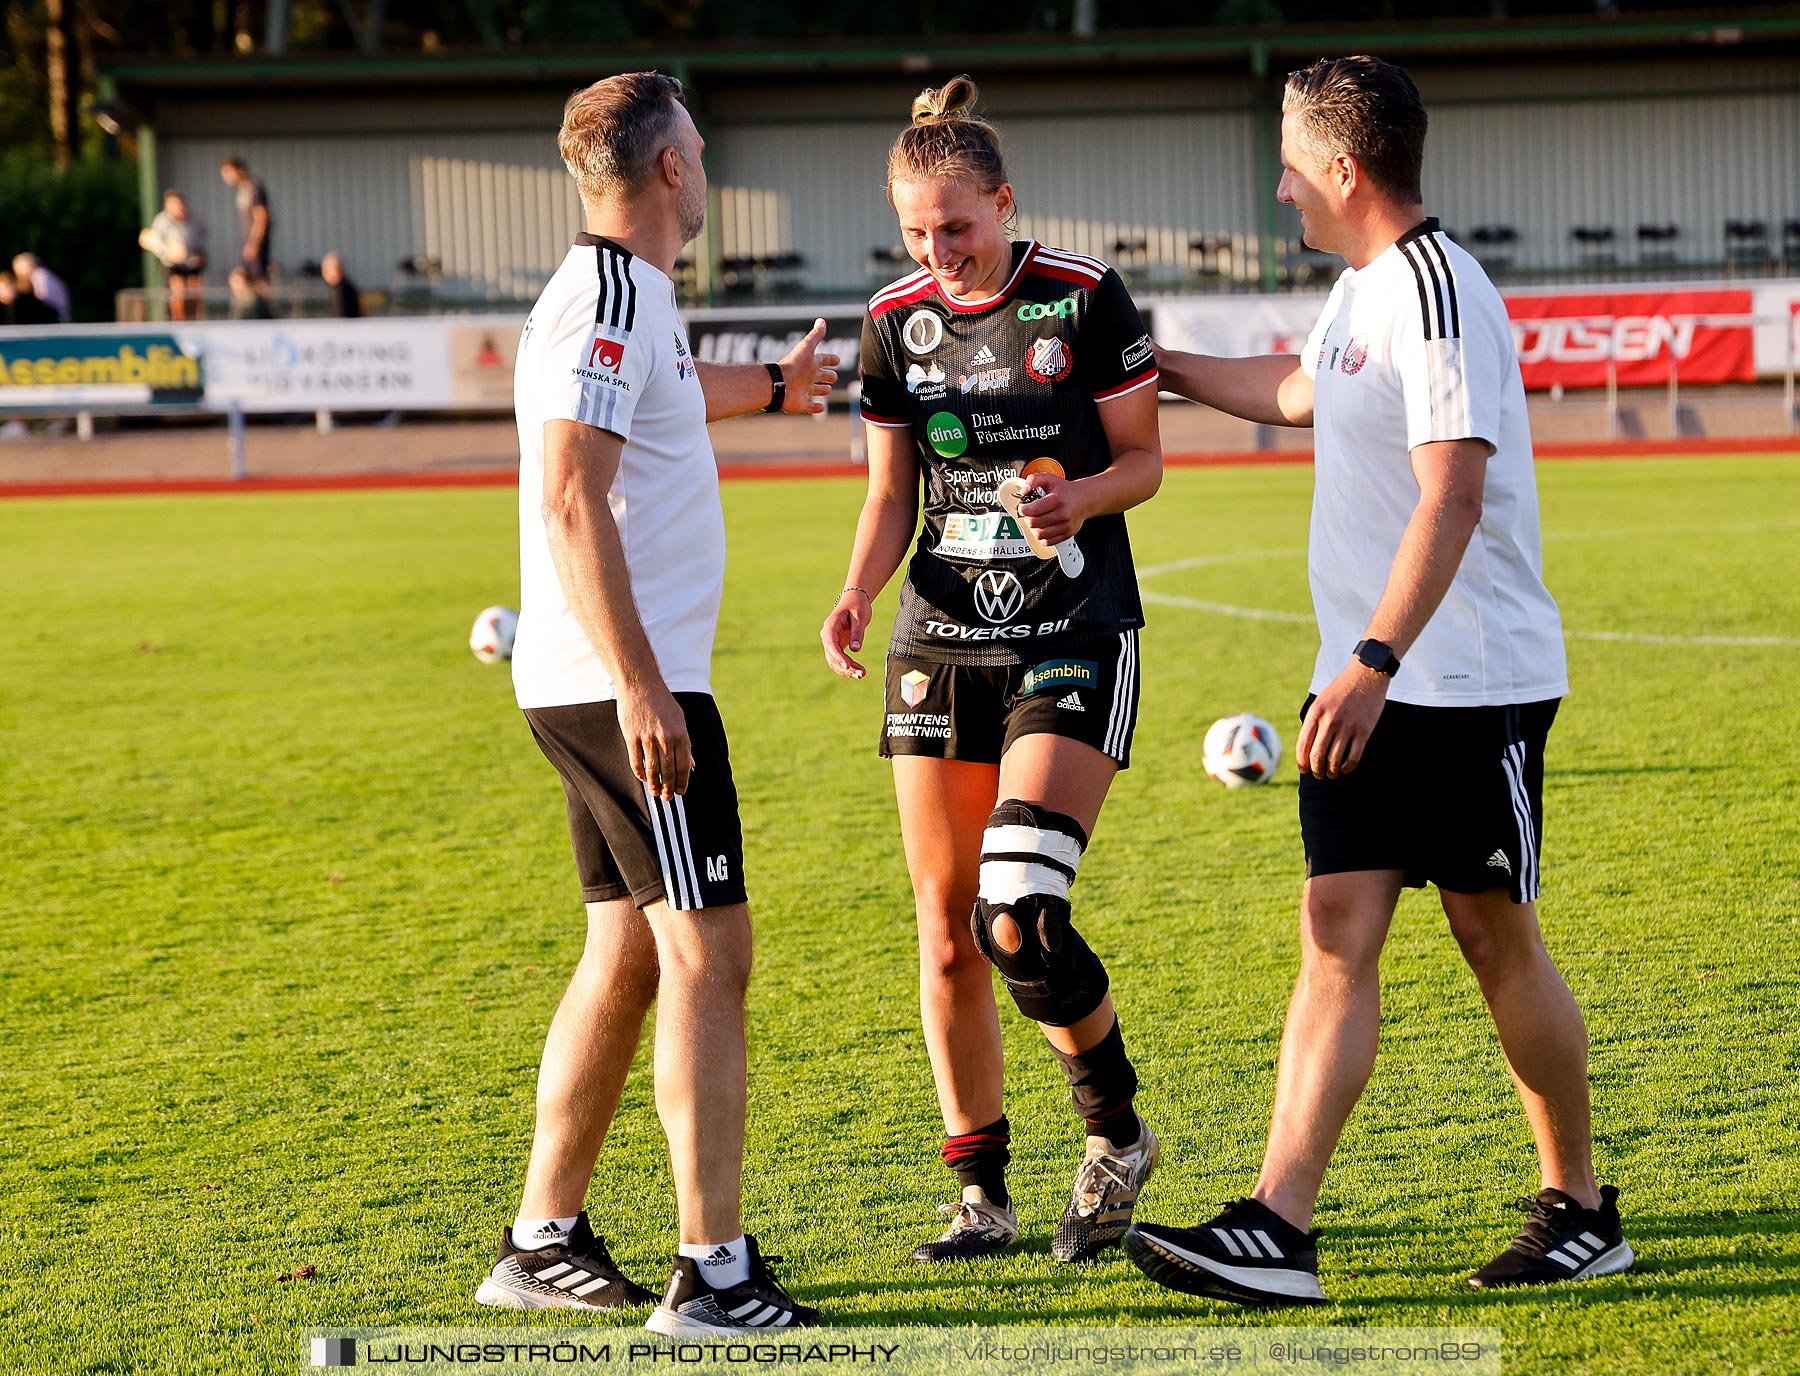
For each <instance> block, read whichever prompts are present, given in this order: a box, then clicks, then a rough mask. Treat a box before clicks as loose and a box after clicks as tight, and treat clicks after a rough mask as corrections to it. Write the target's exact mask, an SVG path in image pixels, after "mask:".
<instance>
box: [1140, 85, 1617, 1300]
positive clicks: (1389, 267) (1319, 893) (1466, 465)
mask: <svg viewBox="0 0 1800 1376" xmlns="http://www.w3.org/2000/svg"><path fill="white" fill-rule="evenodd" d="M1282 109H1283V117H1282V126H1281V160H1282V167H1283V172H1282V178H1281V186H1280V191H1279V194H1280V196H1281V199H1282V200H1284V201H1287V202H1289V203H1291V204H1292V205H1294V206H1295V207H1296V208H1297V209H1298V210H1299V211H1300V214H1301V220H1302V223H1303V225H1304V228H1305V238H1306V243H1307V244H1308V245H1309V246H1310V247H1313V248H1316V249H1320V250H1323V251H1326V252H1330V253H1335V254H1338V255H1340V256H1341V257H1343V258H1344V259H1345V261H1346V262H1347V263H1348V264H1349V268H1348V270H1346V271H1345V272H1344V273H1343V275H1342V276H1341V277H1340V278H1339V279H1338V282H1337V285H1336V286H1335V287H1334V289H1333V290H1332V293H1331V299H1330V300H1329V301H1328V302H1327V303H1326V306H1325V310H1324V313H1323V314H1322V315H1321V316H1320V318H1319V322H1318V324H1317V325H1316V326H1315V327H1314V329H1313V332H1312V336H1311V338H1309V339H1308V340H1307V342H1306V347H1305V350H1304V352H1302V353H1301V354H1300V355H1299V356H1298V357H1296V356H1294V355H1291V354H1287V355H1278V356H1269V357H1264V358H1245V359H1224V358H1211V357H1202V356H1199V355H1193V354H1181V353H1172V352H1164V351H1159V353H1158V362H1159V364H1160V366H1161V368H1162V385H1163V386H1164V387H1165V388H1168V389H1170V390H1172V391H1176V392H1179V393H1181V394H1182V395H1184V396H1188V397H1191V398H1192V399H1193V400H1195V401H1199V402H1202V403H1204V404H1206V405H1210V406H1213V407H1216V408H1218V409H1219V410H1222V411H1227V412H1230V413H1232V414H1234V415H1238V416H1243V417H1245V418H1247V419H1251V420H1256V421H1259V422H1262V423H1265V424H1274V425H1311V426H1313V427H1314V441H1313V443H1314V456H1315V458H1314V462H1315V470H1314V472H1315V476H1314V494H1313V512H1312V529H1311V534H1310V536H1309V539H1308V571H1309V575H1310V579H1311V583H1312V596H1313V608H1314V612H1315V614H1316V616H1317V618H1318V623H1319V639H1320V648H1319V656H1318V661H1317V663H1316V665H1315V667H1314V671H1313V677H1312V686H1311V693H1310V695H1309V696H1308V698H1307V700H1306V705H1305V707H1304V708H1303V709H1302V716H1303V721H1302V725H1301V728H1300V737H1299V745H1298V750H1297V754H1298V758H1299V764H1300V769H1301V780H1300V830H1301V836H1302V839H1303V841H1304V843H1305V847H1306V862H1307V880H1306V888H1305V893H1304V898H1303V899H1302V905H1301V920H1300V928H1301V947H1302V962H1301V972H1300V978H1299V982H1298V983H1297V985H1296V987H1295V990H1294V995H1293V999H1292V1002H1291V1003H1290V1004H1289V1006H1288V1016H1287V1027H1286V1030H1285V1032H1284V1034H1283V1038H1282V1047H1281V1062H1280V1071H1279V1075H1278V1080H1277V1086H1276V1094H1275V1111H1274V1120H1273V1123H1272V1124H1271V1127H1270V1131H1269V1141H1268V1147H1267V1150H1266V1152H1265V1154H1264V1157H1263V1166H1262V1173H1261V1175H1260V1177H1259V1179H1258V1181H1257V1184H1256V1188H1255V1190H1254V1191H1253V1192H1252V1194H1251V1197H1249V1198H1248V1199H1243V1200H1240V1201H1238V1202H1237V1203H1235V1204H1231V1205H1228V1206H1227V1207H1226V1208H1225V1210H1224V1211H1223V1212H1222V1213H1220V1214H1219V1215H1218V1216H1217V1217H1215V1218H1213V1219H1211V1220H1209V1221H1207V1222H1204V1223H1202V1224H1201V1225H1200V1226H1198V1227H1195V1228H1176V1227H1167V1226H1161V1225H1156V1224H1144V1223H1140V1224H1137V1225H1135V1226H1134V1227H1133V1228H1132V1229H1131V1231H1130V1232H1129V1233H1128V1234H1127V1235H1126V1239H1125V1244H1124V1245H1125V1250H1126V1253H1127V1254H1128V1255H1129V1256H1130V1257H1131V1258H1132V1260H1133V1261H1135V1262H1136V1263H1137V1264H1138V1266H1139V1267H1140V1268H1141V1269H1142V1270H1143V1271H1144V1272H1145V1273H1146V1274H1148V1275H1149V1276H1150V1277H1151V1279H1153V1280H1155V1281H1157V1282H1159V1283H1160V1284H1163V1285H1166V1286H1169V1287H1170V1288H1172V1289H1177V1290H1184V1291H1188V1292H1190V1293H1196V1294H1203V1295H1209V1296H1213V1297H1217V1298H1224V1299H1229V1300H1236V1301H1239V1302H1243V1303H1250V1304H1309V1303H1310V1304H1317V1303H1321V1302H1322V1301H1323V1299H1324V1293H1323V1291H1322V1290H1321V1289H1320V1286H1319V1279H1318V1259H1317V1248H1316V1245H1315V1244H1316V1240H1317V1234H1315V1233H1313V1232H1311V1231H1310V1230H1311V1227H1312V1215H1313V1206H1314V1203H1315V1201H1316V1200H1317V1197H1318V1193H1319V1188H1320V1185H1321V1183H1322V1181H1323V1178H1324V1174H1325V1167H1326V1163H1327V1161H1328V1160H1329V1159H1330V1156H1331V1153H1332V1150H1333V1148H1334V1147H1335V1146H1336V1145H1337V1140H1338V1135H1339V1133H1340V1132H1341V1131H1342V1129H1343V1126H1344V1123H1345V1121H1346V1120H1347V1119H1348V1118H1349V1116H1350V1111H1351V1109H1352V1108H1353V1107H1354V1106H1355V1103H1356V1100H1357V1098H1358V1096H1359V1095H1360V1094H1361V1093H1362V1089H1363V1086H1364V1085H1365V1084H1366V1083H1367V1081H1368V1078H1369V1074H1370V1072H1371V1070H1372V1069H1373V1067H1374V1062H1375V1043H1376V1036H1377V1031H1378V1027H1379V1023H1380V1016H1381V1005H1380V993H1379V987H1378V978H1379V958H1380V954H1381V948H1382V945H1383V943H1384V942H1385V940H1386V938H1387V931H1388V925H1389V922H1390V921H1391V919H1392V918H1393V915H1394V908H1395V905H1396V903H1397V902H1398V900H1399V896H1400V891H1401V889H1402V888H1406V887H1414V888H1416V887H1422V886H1423V885H1425V884H1428V883H1430V884H1435V885H1436V886H1437V888H1438V893H1439V897H1440V900H1441V902H1442V905H1443V909H1444V914H1445V916H1446V917H1447V918H1448V919H1449V923H1450V930H1451V932H1452V933H1453V935H1454V936H1455V937H1456V940H1457V942H1458V943H1459V945H1460V946H1461V948H1462V953H1463V955H1464V957H1465V958H1466V959H1467V961H1468V964H1469V966H1470V967H1471V969H1472V970H1473V971H1474V974H1475V978H1476V980H1477V982H1478V983H1479V985H1480V987H1481V992H1482V995H1483V997H1484V998H1485V999H1486V1001H1487V1005H1488V1008H1489V1011H1490V1012H1491V1014H1492V1016H1493V1019H1494V1025H1495V1027H1496V1029H1497V1030H1498V1032H1499V1034H1500V1044H1501V1047H1502V1049H1503V1050H1504V1051H1505V1053H1506V1057H1507V1062H1508V1065H1509V1067H1510V1069H1511V1070H1512V1074H1513V1080H1514V1083H1515V1085H1516V1086H1517V1088H1518V1092H1519V1096H1520V1098H1521V1099H1522V1100H1523V1102H1524V1106H1525V1111H1526V1116H1527V1118H1528V1119H1529V1120H1530V1123H1531V1129H1532V1135H1533V1137H1534V1138H1535V1139H1536V1143H1537V1148H1538V1155H1539V1158H1540V1164H1541V1168H1542V1182H1541V1183H1542V1188H1541V1189H1540V1190H1539V1192H1538V1194H1537V1196H1536V1198H1535V1199H1533V1200H1532V1201H1531V1202H1530V1206H1529V1217H1528V1219H1527V1221H1526V1225H1525V1228H1524V1230H1523V1231H1522V1232H1520V1233H1519V1234H1518V1236H1517V1237H1516V1238H1515V1239H1514V1240H1513V1242H1512V1244H1511V1245H1510V1246H1508V1247H1507V1248H1506V1249H1505V1250H1504V1251H1503V1252H1501V1253H1500V1255H1499V1256H1497V1257H1496V1258H1494V1260H1493V1261H1491V1262H1489V1263H1488V1264H1487V1265H1485V1266H1483V1267H1482V1268H1481V1269H1480V1270H1478V1271H1476V1272H1475V1273H1474V1274H1473V1275H1471V1276H1470V1277H1469V1282H1470V1284H1472V1285H1476V1286H1480V1287H1493V1286H1516V1285H1536V1284H1543V1283H1547V1282H1551V1281H1559V1280H1578V1279H1583V1278H1585V1277H1588V1276H1596V1275H1604V1274H1608V1273H1611V1272H1616V1271H1623V1270H1625V1269H1626V1268H1627V1267H1629V1266H1630V1265H1631V1263H1632V1260H1633V1256H1632V1251H1631V1247H1630V1245H1629V1244H1628V1243H1627V1242H1626V1241H1625V1238H1624V1234H1623V1232H1622V1230H1621V1228H1620V1224H1619V1213H1618V1206H1617V1198H1618V1191H1617V1190H1616V1189H1614V1188H1613V1187H1612V1186H1610V1185H1609V1186H1606V1187H1604V1188H1602V1187H1601V1186H1600V1185H1599V1184H1598V1183H1597V1181H1596V1179H1595V1176H1594V1167H1593V1157H1592V1137H1591V1132H1590V1127H1589V1108H1588V1081H1587V1029H1586V1026H1585V1025H1584V1023H1583V1021H1582V1016H1581V1011H1580V1009H1579V1008H1577V1007H1576V1005H1575V1000H1574V998H1573V996H1572V995H1571V994H1570V993H1569V988H1568V986H1567V984H1565V983H1564V982H1563V978H1562V976H1561V975H1560V974H1559V973H1558V972H1557V969H1556V966H1555V965H1554V964H1552V963H1551V960H1550V957H1549V955H1548V954H1547V953H1546V951H1545V949H1544V945H1543V940H1542V937H1541V935H1540V933H1539V930H1538V921H1537V912H1536V909H1535V906H1534V903H1535V900H1536V898H1537V895H1538V856H1539V836H1540V833H1541V830H1542V825H1543V803H1542V793H1543V771H1544V764H1543V752H1544V742H1545V738H1546V736H1547V735H1548V732H1549V729H1550V723H1551V721H1552V720H1553V719H1554V717H1555V715H1556V708H1557V704H1558V702H1559V701H1560V699H1561V698H1562V696H1563V695H1564V694H1565V693H1566V692H1567V691H1568V682H1567V669H1566V666H1565V662H1564V656H1563V641H1562V623H1561V620H1560V617H1559V615H1558V612H1557V608H1556V603H1555V602H1554V600H1552V598H1551V596H1550V594H1549V592H1548V591H1547V590H1546V589H1545V587H1544V582H1543V575H1542V568H1543V560H1542V551H1541V537H1540V535H1539V528H1538V505H1537V488H1536V481H1535V478H1534V475H1533V469H1532V451H1531V435H1530V431H1529V428H1528V425H1527V416H1526V410H1525V390H1524V384H1523V382H1522V380H1521V378H1520V374H1519V365H1518V360H1517V358H1516V357H1515V356H1514V353H1513V342H1512V333H1511V328H1510V326H1509V323H1508V320H1507V315H1506V308H1505V305H1504V304H1503V303H1502V301H1501V299H1500V296H1499V294H1498V293H1497V292H1496V291H1495V290H1494V288H1493V285H1492V284H1491V283H1490V282H1489V281H1488V280H1487V277H1486V275H1485V274H1484V273H1483V272H1482V270H1481V267H1480V265H1479V264H1477V263H1476V262H1475V260H1474V259H1473V258H1471V257H1470V256H1469V255H1468V254H1466V253H1464V252H1463V251H1462V249H1460V248H1458V247H1457V245H1456V244H1454V243H1453V242H1451V241H1450V239H1449V238H1447V237H1446V236H1445V235H1444V234H1443V232H1442V231H1441V230H1439V228H1438V225H1437V221H1435V220H1432V219H1428V218H1427V217H1426V216H1425V213H1424V207H1423V203H1422V197H1421V194H1420V173H1421V169H1422V164H1423V159H1424V146H1425V127H1426V115H1425V109H1424V106H1423V104H1422V103H1421V102H1420V100H1419V93H1418V90H1417V88H1416V87H1415V86H1414V85H1413V82H1412V79H1411V78H1410V77H1409V76H1408V75H1407V74H1406V73H1405V72H1404V71H1402V70H1400V69H1399V68H1397V67H1393V66H1390V65H1389V64H1387V63H1385V62H1381V61H1379V60H1377V59H1375V58H1370V57H1349V58H1338V59H1331V60H1326V61H1321V62H1318V63H1315V64H1314V65H1313V66H1311V67H1309V68H1307V69H1305V70H1304V71H1299V72H1294V73H1292V74H1290V75H1289V77H1288V81H1287V90H1286V93H1285V97H1284V99H1283V103H1282Z"/></svg>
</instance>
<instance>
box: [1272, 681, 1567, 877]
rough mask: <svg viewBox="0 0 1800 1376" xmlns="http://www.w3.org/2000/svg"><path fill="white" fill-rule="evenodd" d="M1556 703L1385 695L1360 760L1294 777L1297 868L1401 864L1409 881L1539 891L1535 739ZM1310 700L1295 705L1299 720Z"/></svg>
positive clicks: (1540, 744)
mask: <svg viewBox="0 0 1800 1376" xmlns="http://www.w3.org/2000/svg"><path fill="white" fill-rule="evenodd" d="M1559 701H1560V700H1559V699H1556V698H1552V699H1550V700H1548V701H1546V702H1531V703H1525V704H1523V705H1519V706H1512V707H1416V706H1414V705H1413V704H1411V703H1406V702H1390V703H1388V704H1387V706H1386V707H1385V708H1384V709H1383V710H1382V713H1381V720H1380V721H1379V722H1377V723H1376V724H1375V731H1374V734H1373V735H1371V736H1370V737H1369V743H1368V745H1367V746H1365V747H1364V748H1363V756H1362V759H1361V761H1360V762H1359V763H1358V764H1357V766H1356V768H1355V769H1353V770H1351V771H1350V773H1348V774H1344V775H1340V776H1339V777H1338V778H1335V779H1320V778H1315V777H1313V776H1312V775H1311V774H1302V775H1301V776H1300V837H1301V840H1302V841H1303V842H1304V843H1305V846H1306V873H1307V874H1308V875H1309V876H1312V875H1321V874H1345V873H1349V872H1351V871H1355V870H1404V871H1405V873H1406V884H1407V887H1409V888H1415V889H1416V888H1422V887H1424V886H1425V885H1426V884H1436V885H1437V886H1438V887H1439V888H1440V889H1447V890H1448V891H1449V892H1451V893H1483V892H1485V891H1486V890H1488V889H1501V888H1503V889H1507V890H1508V891H1510V893H1511V894H1512V900H1513V902H1515V903H1529V902H1532V901H1533V900H1535V899H1536V898H1537V896H1538V856H1539V852H1540V849H1541V842H1542V838H1543V830H1544V741H1545V739H1546V738H1547V737H1548V736H1549V734H1550V724H1551V722H1553V721H1555V720H1556V709H1557V705H1558V703H1559ZM1312 704H1313V700H1312V698H1310V697H1309V698H1307V700H1306V705H1305V706H1304V707H1302V708H1301V709H1300V717H1301V720H1302V721H1304V720H1305V718H1306V713H1307V711H1308V710H1310V709H1311V707H1312Z"/></svg>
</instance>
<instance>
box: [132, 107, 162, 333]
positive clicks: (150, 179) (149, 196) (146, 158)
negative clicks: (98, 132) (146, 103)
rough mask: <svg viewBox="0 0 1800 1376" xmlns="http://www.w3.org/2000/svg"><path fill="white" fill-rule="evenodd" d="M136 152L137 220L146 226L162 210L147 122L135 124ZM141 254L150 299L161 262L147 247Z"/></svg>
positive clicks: (159, 278)
mask: <svg viewBox="0 0 1800 1376" xmlns="http://www.w3.org/2000/svg"><path fill="white" fill-rule="evenodd" d="M137 153H138V163H137V169H138V215H139V221H138V223H139V224H141V225H144V226H146V227H148V226H149V224H150V222H151V221H152V220H154V219H155V218H156V216H157V212H158V211H160V210H161V209H162V188H161V187H159V186H158V185H157V184H156V130H155V129H154V128H152V127H151V126H150V125H149V124H141V125H139V126H138V131H137ZM141 256H142V257H143V260H144V288H145V290H146V291H149V292H150V293H151V297H150V299H151V300H152V301H154V300H156V296H155V292H156V291H157V289H158V288H159V287H161V286H162V264H161V263H159V262H158V261H157V258H156V255H155V254H154V253H152V252H150V250H148V249H145V250H143V253H142V255H141Z"/></svg>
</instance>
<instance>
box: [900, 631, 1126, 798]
mask: <svg viewBox="0 0 1800 1376" xmlns="http://www.w3.org/2000/svg"><path fill="white" fill-rule="evenodd" d="M1137 711H1138V633H1137V632H1136V631H1135V630H1130V631H1119V632H1117V633H1115V634H1113V635H1108V636H1103V637H1101V638H1099V639H1095V640H1089V641H1086V642H1084V643H1082V644H1081V645H1078V646H1076V647H1075V648H1074V649H1073V650H1071V651H1070V653H1069V654H1067V655H1061V656H1058V657H1057V658H1055V659H1046V660H1041V661H1039V662H1038V663H1035V664H987V665H983V664H940V663H937V662H936V661H933V660H927V659H906V658H904V657H901V656H898V655H892V656H889V658H888V662H887V715H886V717H885V718H884V719H883V722H882V730H881V753H882V755H883V756H884V757H887V758H892V757H893V756H895V755H929V756H933V757H935V758H937V759H941V760H970V761H973V762H974V763H976V764H999V763H1000V757H1001V756H1002V755H1003V754H1005V753H1006V749H1007V747H1008V746H1010V745H1011V744H1012V743H1013V742H1014V741H1016V740H1017V739H1018V738H1019V737H1020V736H1042V735H1050V736H1065V737H1067V738H1068V739H1070V740H1076V741H1082V742H1085V743H1086V744H1088V745H1091V746H1093V747H1094V749H1096V750H1098V751H1100V752H1102V753H1103V754H1106V755H1110V756H1111V757H1112V758H1113V759H1115V760H1117V761H1118V764H1119V768H1120V769H1125V768H1127V767H1128V766H1129V765H1130V763H1131V737H1132V733H1133V732H1134V731H1135V730H1136V729H1137Z"/></svg>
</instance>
